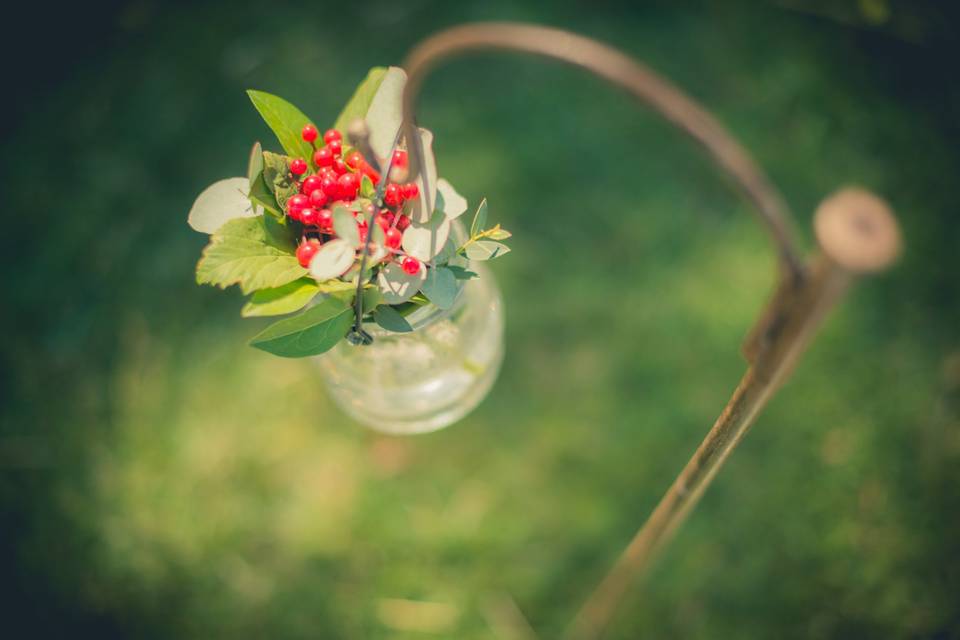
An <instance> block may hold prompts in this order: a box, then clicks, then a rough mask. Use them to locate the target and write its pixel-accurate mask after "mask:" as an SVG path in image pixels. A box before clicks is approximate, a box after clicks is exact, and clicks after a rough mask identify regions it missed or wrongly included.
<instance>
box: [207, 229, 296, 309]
mask: <svg viewBox="0 0 960 640" xmlns="http://www.w3.org/2000/svg"><path fill="white" fill-rule="evenodd" d="M306 274H307V270H306V269H304V268H303V267H301V266H300V263H299V262H298V261H297V258H296V257H295V256H294V244H293V240H292V237H291V236H290V234H289V231H288V230H287V229H285V228H284V227H281V226H280V225H279V224H278V223H277V222H276V221H274V220H273V218H269V217H264V216H257V217H256V218H235V219H233V220H229V221H228V222H227V223H226V224H224V225H223V226H222V227H220V229H218V230H217V231H216V233H214V234H213V235H212V236H211V238H210V244H208V245H207V247H206V248H205V249H204V250H203V256H202V257H201V258H200V262H199V264H197V284H212V285H216V286H218V287H220V288H226V287H228V286H230V285H233V284H239V285H240V288H241V289H242V290H243V292H244V293H245V294H246V293H250V292H252V291H256V290H258V289H272V288H276V287H280V286H283V285H285V284H287V283H288V282H293V281H294V280H296V279H298V278H301V277H303V276H305V275H306Z"/></svg>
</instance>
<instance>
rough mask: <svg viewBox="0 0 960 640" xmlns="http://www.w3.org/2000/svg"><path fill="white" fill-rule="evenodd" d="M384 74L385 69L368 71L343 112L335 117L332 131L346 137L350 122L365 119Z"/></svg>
mask: <svg viewBox="0 0 960 640" xmlns="http://www.w3.org/2000/svg"><path fill="white" fill-rule="evenodd" d="M386 74H387V69H386V68H385V67H374V68H372V69H370V71H369V72H368V73H367V77H366V78H364V79H363V82H361V83H360V86H358V87H357V88H356V90H355V91H354V92H353V96H351V98H350V100H349V101H348V102H347V105H346V106H345V107H344V108H343V111H341V112H340V115H339V116H337V121H336V122H335V123H334V125H333V128H334V129H336V130H337V131H339V132H340V133H342V134H343V135H344V136H346V135H347V128H348V127H349V126H350V123H351V122H353V121H354V120H356V119H357V118H365V117H366V116H367V111H369V110H370V104H371V103H372V102H373V99H374V96H375V95H376V93H377V89H379V88H380V84H381V83H382V82H383V79H384V76H386Z"/></svg>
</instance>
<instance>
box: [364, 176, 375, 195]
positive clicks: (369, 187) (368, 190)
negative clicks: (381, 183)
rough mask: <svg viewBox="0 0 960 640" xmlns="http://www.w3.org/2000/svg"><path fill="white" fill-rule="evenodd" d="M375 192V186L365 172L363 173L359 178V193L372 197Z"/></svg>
mask: <svg viewBox="0 0 960 640" xmlns="http://www.w3.org/2000/svg"><path fill="white" fill-rule="evenodd" d="M376 194H377V188H376V187H374V186H373V180H371V179H370V176H368V175H367V174H363V177H362V178H360V195H361V196H362V197H364V198H373V196H375V195H376Z"/></svg>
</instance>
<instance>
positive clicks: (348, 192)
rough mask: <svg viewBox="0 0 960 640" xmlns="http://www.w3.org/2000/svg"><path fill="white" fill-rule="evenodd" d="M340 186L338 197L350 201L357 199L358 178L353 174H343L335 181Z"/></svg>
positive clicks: (358, 189)
mask: <svg viewBox="0 0 960 640" xmlns="http://www.w3.org/2000/svg"><path fill="white" fill-rule="evenodd" d="M337 184H338V185H340V197H341V198H344V199H345V200H352V199H353V198H356V197H357V192H358V191H360V178H358V177H357V174H355V173H345V174H343V175H342V176H340V177H339V178H338V179H337Z"/></svg>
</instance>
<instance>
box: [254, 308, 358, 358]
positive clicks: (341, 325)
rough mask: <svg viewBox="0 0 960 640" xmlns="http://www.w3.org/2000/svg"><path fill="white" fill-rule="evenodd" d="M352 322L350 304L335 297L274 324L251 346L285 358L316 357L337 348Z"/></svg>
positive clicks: (255, 339) (258, 335) (256, 338)
mask: <svg viewBox="0 0 960 640" xmlns="http://www.w3.org/2000/svg"><path fill="white" fill-rule="evenodd" d="M352 320H353V314H352V313H351V309H350V307H349V306H348V305H347V303H345V302H344V301H342V300H339V299H337V298H332V297H331V298H327V299H326V300H324V301H323V302H321V303H320V304H317V305H315V306H313V307H310V308H309V309H307V310H306V311H304V312H303V313H301V314H300V315H297V316H294V317H292V318H286V319H284V320H280V321H279V322H276V323H274V324H272V325H270V326H269V327H267V328H266V329H264V330H263V331H262V332H260V333H259V334H257V335H256V336H255V337H254V338H253V339H252V340H251V341H250V345H251V346H253V347H256V348H257V349H261V350H263V351H266V352H268V353H272V354H274V355H278V356H282V357H284V358H302V357H305V356H315V355H319V354H321V353H323V352H325V351H328V350H329V349H331V348H332V347H333V346H334V345H336V344H337V343H338V342H339V341H340V340H341V339H342V338H343V336H344V335H345V334H346V333H347V331H348V330H349V329H350V326H351V323H352Z"/></svg>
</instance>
